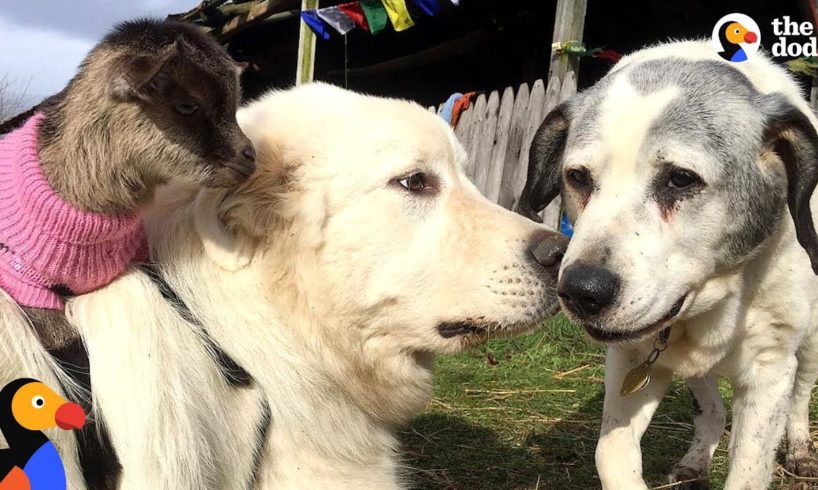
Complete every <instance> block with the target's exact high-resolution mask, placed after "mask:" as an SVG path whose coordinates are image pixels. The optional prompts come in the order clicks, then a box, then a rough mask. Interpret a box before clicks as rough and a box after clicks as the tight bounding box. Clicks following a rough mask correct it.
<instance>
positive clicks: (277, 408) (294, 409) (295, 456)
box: [149, 208, 432, 488]
mask: <svg viewBox="0 0 818 490" xmlns="http://www.w3.org/2000/svg"><path fill="white" fill-rule="evenodd" d="M171 209H173V208H171ZM157 212H158V211H157ZM185 214H187V215H188V218H189V210H188V212H187V213H185V212H184V211H181V212H179V214H178V215H177V217H178V216H184V215H185ZM166 218H167V217H165V218H163V219H162V223H161V228H157V229H155V230H153V231H152V232H149V233H151V234H152V235H154V236H155V237H162V239H161V241H162V242H163V243H162V244H160V245H159V250H157V251H156V252H155V258H156V259H157V261H158V262H159V263H160V264H161V266H162V268H163V270H164V271H165V274H166V276H167V278H168V280H169V282H171V284H172V286H173V287H174V288H177V289H178V291H179V292H181V293H183V296H184V298H183V299H184V300H185V301H186V302H188V304H189V305H190V306H191V308H192V310H193V311H194V313H195V314H196V315H197V316H198V317H199V318H200V319H201V320H202V322H203V323H204V324H205V328H206V329H207V330H208V332H209V334H210V335H211V336H212V337H213V338H214V339H215V340H216V342H218V343H219V345H220V346H221V347H222V348H223V349H225V350H226V351H227V352H228V353H229V354H230V355H231V356H232V357H233V358H234V359H235V360H236V361H237V362H239V363H240V364H241V365H242V366H243V367H244V368H245V369H246V370H247V371H248V372H249V373H250V374H251V375H252V376H253V378H254V379H255V381H256V383H257V384H258V385H259V386H260V387H261V389H262V390H263V391H264V393H265V394H266V397H267V399H268V401H269V403H270V407H271V412H272V420H273V424H272V427H271V429H270V435H269V437H268V448H267V454H266V456H265V463H264V466H263V468H262V471H261V475H266V476H262V478H263V481H267V480H270V482H269V483H270V484H272V485H274V486H275V487H276V488H291V487H292V488H297V487H300V488H306V487H316V486H317V487H320V486H332V487H333V488H363V487H377V488H399V487H400V486H401V485H400V483H399V482H400V475H399V473H400V472H399V469H398V468H399V463H398V458H397V454H396V450H397V447H398V442H397V439H396V437H395V435H394V431H395V429H396V428H397V427H398V426H399V425H402V424H404V423H406V422H408V420H409V419H410V418H411V417H412V416H414V415H416V414H418V413H419V412H420V411H421V410H422V409H423V407H425V405H426V404H427V403H428V402H429V401H430V399H431V394H432V391H431V388H432V384H431V381H432V380H431V372H430V371H429V370H428V369H425V368H422V367H420V366H418V365H416V362H417V359H415V358H413V356H412V354H409V353H401V354H387V353H384V352H378V349H379V347H378V345H377V341H372V342H364V341H361V339H360V337H361V336H360V335H359V333H358V332H357V326H356V325H354V324H349V323H347V322H345V321H344V320H343V319H335V320H334V322H335V323H334V324H332V325H328V324H326V322H327V319H326V317H325V316H324V315H321V314H320V313H318V314H315V313H313V312H314V311H315V309H314V308H311V307H310V305H309V304H307V302H306V299H305V298H303V297H302V296H301V295H300V293H299V292H298V291H299V290H300V288H299V285H298V283H297V281H298V279H296V277H297V274H296V270H302V271H303V269H300V268H301V267H308V265H307V262H309V261H307V260H305V261H304V263H299V264H294V263H292V262H290V263H279V262H280V261H279V260H277V259H276V258H281V257H293V255H292V254H290V255H288V253H286V252H283V251H282V250H268V251H267V252H266V253H265V254H264V256H263V257H259V256H256V258H254V261H262V264H259V263H253V264H251V265H250V266H248V267H246V268H244V269H243V270H240V271H238V272H227V271H224V270H223V269H220V268H219V267H217V266H216V265H215V264H214V263H213V262H212V261H211V260H210V259H209V258H208V256H207V255H206V253H205V252H204V250H203V248H202V246H201V243H199V240H198V239H197V238H194V237H195V236H196V235H195V232H194V230H193V229H192V228H193V227H192V224H191V221H192V218H190V219H185V218H182V220H180V221H177V220H175V219H166ZM149 228H150V226H149ZM275 235H276V236H279V237H280V236H286V235H287V234H286V233H281V234H279V233H275ZM191 242H193V243H191ZM276 242H277V245H274V246H273V247H274V248H276V247H288V246H290V247H292V246H295V244H289V245H288V244H287V243H286V241H278V240H276ZM154 243H156V242H155V241H154ZM180 254H182V255H180ZM179 256H185V257H189V259H188V260H186V261H178V260H177V261H174V260H170V259H169V260H163V258H162V257H168V258H170V257H179ZM182 262H184V263H182ZM194 284H195V285H196V286H194ZM262 289H263V290H265V291H263V292H260V291H261V290H262ZM249 297H253V298H263V300H255V301H251V302H248V301H247V298H249ZM230 304H235V305H243V306H242V308H241V309H239V310H236V309H233V308H219V307H215V308H214V307H213V306H209V305H230ZM313 306H315V305H313ZM296 319H298V320H296ZM322 320H323V322H324V323H323V324H322ZM295 321H299V322H300V323H293V322H295ZM327 337H331V338H327ZM297 345H300V347H297V348H294V347H293V346H297ZM426 360H427V361H428V359H426ZM408 366H411V367H408ZM327 434H333V436H328V435H327ZM338 434H343V435H338ZM338 441H343V442H344V446H343V447H338V445H337V442H338ZM339 461H342V462H343V464H338V462H339ZM350 468H358V469H359V471H358V472H357V473H355V474H350V473H349V472H348V471H349V469H350ZM342 470H346V471H347V473H344V474H340V473H335V471H338V472H340V471H342ZM379 482H380V483H381V484H379V485H376V483H379Z"/></svg>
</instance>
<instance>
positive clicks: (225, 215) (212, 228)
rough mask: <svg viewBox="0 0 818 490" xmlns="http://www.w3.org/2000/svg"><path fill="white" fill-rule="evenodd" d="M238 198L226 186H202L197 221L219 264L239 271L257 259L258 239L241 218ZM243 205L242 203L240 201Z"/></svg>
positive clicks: (210, 253)
mask: <svg viewBox="0 0 818 490" xmlns="http://www.w3.org/2000/svg"><path fill="white" fill-rule="evenodd" d="M233 202H234V201H233V200H232V199H231V194H230V191H227V190H225V189H202V190H201V191H199V194H198V195H197V196H196V202H195V203H194V211H193V212H194V224H195V227H196V233H197V234H198V235H199V238H200V239H201V240H202V245H203V246H204V250H205V253H206V254H207V256H208V257H209V258H210V260H212V261H213V262H215V263H216V264H217V265H218V266H219V267H221V268H222V269H224V270H227V271H237V270H239V269H242V268H244V267H246V266H247V265H248V264H249V263H250V261H251V260H252V259H253V255H254V254H255V252H256V248H257V245H258V240H256V239H255V238H254V237H253V236H252V235H251V234H250V233H249V232H248V229H249V228H248V227H246V226H242V225H241V223H238V222H233V221H237V220H238V218H237V216H236V212H235V211H236V210H235V209H233V208H232V207H233V204H232V203H233ZM236 206H241V204H236Z"/></svg>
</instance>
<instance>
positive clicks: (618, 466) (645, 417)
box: [596, 346, 673, 490]
mask: <svg viewBox="0 0 818 490" xmlns="http://www.w3.org/2000/svg"><path fill="white" fill-rule="evenodd" d="M643 361H644V358H643V356H640V355H639V354H638V352H637V351H635V350H630V349H625V348H623V347H619V346H611V347H609V348H608V354H607V357H606V360H605V406H604V408H603V410H602V430H601V431H600V438H599V443H598V444H597V446H596V468H597V472H598V473H599V479H600V480H601V481H602V488H604V489H605V490H618V489H622V490H637V489H646V488H647V485H646V484H645V481H644V480H643V479H642V450H641V448H640V447H639V442H640V440H641V439H642V435H643V434H644V433H645V430H647V428H648V425H649V424H650V420H651V419H652V418H653V413H654V412H655V411H656V407H658V406H659V402H660V401H661V400H662V396H663V395H664V394H665V391H666V390H667V387H668V385H669V384H670V380H671V378H672V374H673V373H672V372H671V371H670V370H668V369H665V368H662V367H660V366H654V367H653V369H652V371H651V382H650V384H648V386H647V387H646V388H645V389H643V390H642V391H639V392H637V393H633V394H631V395H628V396H622V395H620V394H619V391H620V389H621V388H622V381H623V380H624V379H625V375H627V373H628V371H630V370H631V369H632V368H634V367H635V366H637V365H639V363H641V362H643Z"/></svg>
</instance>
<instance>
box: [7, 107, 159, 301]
mask: <svg viewBox="0 0 818 490" xmlns="http://www.w3.org/2000/svg"><path fill="white" fill-rule="evenodd" d="M43 119H44V115H43V114H36V115H34V116H32V117H31V119H29V120H28V121H26V123H25V125H23V127H21V128H20V129H17V130H16V131H14V132H12V133H9V134H8V135H6V136H5V137H2V139H0V288H2V289H3V290H5V291H6V292H7V293H8V294H9V295H10V296H11V297H12V298H13V299H14V300H15V301H17V303H19V304H20V305H21V306H28V307H34V308H48V309H55V310H60V309H62V308H63V301H62V299H61V297H60V295H59V294H58V293H59V292H61V291H65V290H68V291H71V292H73V293H76V294H80V293H87V292H88V291H92V290H94V289H97V288H100V287H102V286H104V285H106V284H108V283H109V282H111V281H112V280H113V279H114V278H116V277H117V276H118V275H120V274H122V272H124V271H125V269H126V268H127V267H128V265H129V264H131V262H134V261H138V260H141V259H143V258H144V257H145V255H146V251H147V245H146V241H145V234H144V229H143V226H142V217H141V214H134V215H131V216H106V215H103V214H97V213H89V212H86V211H82V210H79V209H77V208H75V207H74V206H72V205H71V204H70V203H68V202H66V201H65V200H64V199H62V198H61V197H60V196H58V195H57V194H56V193H55V192H54V191H53V190H52V189H51V186H50V185H49V184H48V181H47V180H46V179H45V176H44V175H43V172H42V169H41V168H40V160H39V158H38V156H37V135H38V131H39V128H40V124H41V123H42V121H43Z"/></svg>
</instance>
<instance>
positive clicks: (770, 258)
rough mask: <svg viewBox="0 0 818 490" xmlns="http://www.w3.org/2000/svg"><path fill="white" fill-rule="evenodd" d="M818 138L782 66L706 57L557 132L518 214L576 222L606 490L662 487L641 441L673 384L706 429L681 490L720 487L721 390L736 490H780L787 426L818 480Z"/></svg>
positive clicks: (797, 456) (639, 72)
mask: <svg viewBox="0 0 818 490" xmlns="http://www.w3.org/2000/svg"><path fill="white" fill-rule="evenodd" d="M816 123H818V121H816V118H815V116H814V115H813V114H812V112H811V111H810V108H809V106H808V104H807V103H806V102H805V101H804V100H803V98H802V96H801V93H800V90H799V87H798V86H797V85H796V84H795V82H794V81H793V80H792V79H791V78H790V77H789V76H788V75H787V73H786V72H785V71H784V70H783V69H782V68H780V67H778V66H776V65H775V64H773V63H772V62H770V61H769V60H768V59H765V58H764V57H763V56H761V55H757V56H756V57H754V58H753V59H751V60H749V61H747V62H744V63H730V62H728V61H724V60H722V59H721V58H720V57H719V56H718V55H717V53H716V51H715V50H714V49H713V48H712V47H711V45H710V44H709V43H706V42H702V41H689V42H678V43H671V44H666V45H660V46H657V47H652V48H648V49H645V50H642V51H639V52H637V53H635V54H633V55H630V56H628V57H626V58H624V59H622V61H620V62H619V64H617V65H616V66H615V67H614V69H613V70H612V71H611V72H610V73H609V74H608V75H607V76H605V77H604V78H603V79H602V80H601V81H600V82H599V83H597V84H596V85H595V86H594V87H592V88H591V89H589V90H587V91H585V92H583V93H580V94H578V95H577V96H576V97H574V98H573V99H572V100H569V101H568V102H566V103H565V104H563V105H560V106H558V107H557V108H556V109H554V110H553V111H552V112H551V113H550V114H549V115H548V116H547V118H546V119H545V122H544V123H543V125H542V127H541V128H540V130H539V132H538V133H537V135H536V137H535V140H534V143H533V147H532V151H531V155H532V157H531V161H530V165H529V174H528V181H527V183H526V186H525V190H524V193H523V197H522V199H521V204H520V211H521V212H522V213H523V214H525V215H528V216H529V217H532V218H536V212H538V211H539V210H541V209H542V208H543V207H545V205H546V204H548V202H549V201H551V200H552V199H553V198H554V197H555V196H556V195H557V194H559V193H561V194H562V197H563V202H564V205H565V208H566V210H567V212H568V214H569V216H570V218H571V219H572V220H573V222H574V224H575V234H574V237H573V239H572V242H571V244H570V245H569V247H568V250H567V252H566V255H565V258H564V260H563V262H562V266H561V269H560V278H559V285H558V290H559V295H560V301H561V305H562V307H563V310H564V311H565V313H566V314H567V315H568V317H569V318H570V319H571V320H573V321H575V322H577V323H579V324H581V325H583V326H584V327H585V329H586V330H587V332H588V333H589V335H590V336H591V337H592V338H594V339H595V340H597V341H600V342H603V343H605V344H607V345H608V353H607V360H606V367H605V407H604V414H603V420H602V428H601V435H600V440H599V443H598V445H597V450H596V464H597V470H598V472H599V476H600V479H601V481H602V485H603V487H604V488H605V489H629V490H630V489H638V488H647V487H646V485H645V482H644V480H643V478H642V463H641V459H642V458H641V451H640V447H639V441H640V439H641V437H642V435H643V434H644V432H645V430H646V429H647V427H648V424H649V423H650V420H651V417H652V416H653V413H654V411H655V410H656V407H657V406H658V405H659V402H660V400H661V399H662V396H663V394H664V392H665V390H666V388H667V386H668V384H669V383H670V381H671V378H672V375H673V374H674V373H676V374H678V375H681V376H682V377H684V378H685V379H687V380H688V384H689V386H690V388H691V391H692V392H693V395H694V397H695V399H696V401H697V403H698V405H699V406H700V408H701V413H700V414H698V415H697V417H696V419H695V437H694V441H693V445H692V447H691V448H690V450H689V451H688V453H687V454H686V455H685V456H684V458H683V459H682V461H681V462H680V463H679V464H677V465H676V467H675V468H674V469H673V472H672V473H671V475H670V479H671V481H683V480H692V479H706V478H707V472H708V471H709V468H710V461H711V458H712V455H713V452H714V451H715V449H716V446H717V445H718V443H719V439H720V436H721V434H722V432H723V429H724V423H725V413H724V406H723V403H722V400H721V396H720V394H719V391H718V386H717V383H716V376H724V377H726V378H728V379H729V380H730V381H731V383H732V386H733V392H734V401H733V422H732V430H731V440H730V447H729V453H730V465H729V476H728V478H727V482H726V486H725V488H726V489H728V490H731V489H732V490H735V489H747V488H752V489H757V488H766V487H767V486H768V485H769V483H770V481H771V478H772V472H773V464H774V459H775V452H776V447H777V445H778V443H779V441H780V440H781V437H782V435H783V433H784V430H785V428H786V436H787V443H788V448H787V453H786V464H787V467H788V469H789V470H790V471H793V472H794V473H796V474H799V475H802V476H818V460H816V458H815V455H814V452H813V445H812V441H811V440H810V436H809V401H810V393H811V391H812V387H813V385H814V383H815V381H816V378H818V333H817V332H816V330H818V279H816V277H815V275H814V274H813V270H818V239H817V238H816V233H815V229H814V225H813V219H812V213H811V210H810V207H811V203H810V201H811V198H812V195H813V190H814V188H815V185H816V181H818V134H816ZM816 205H818V203H813V204H812V207H815V206H816ZM788 208H789V211H788ZM668 327H671V328H670V330H669V333H670V335H669V338H668V340H667V348H666V350H665V351H664V352H661V353H658V351H657V353H654V354H653V355H652V356H651V359H652V358H653V357H655V356H656V355H657V354H658V359H656V362H655V363H654V364H653V365H652V368H651V369H650V377H651V378H652V379H651V380H650V381H649V382H648V384H647V386H646V387H644V389H642V390H641V391H637V392H635V393H633V394H630V395H627V394H626V395H623V394H621V393H620V391H628V390H627V388H629V386H627V385H628V384H633V383H635V382H638V381H645V379H644V378H645V376H644V374H645V373H644V372H643V373H642V376H641V377H637V378H638V379H636V380H634V379H627V380H626V376H627V374H628V373H629V372H631V370H632V369H634V368H636V367H637V366H639V365H640V364H642V363H643V362H645V361H646V360H647V359H648V358H649V355H650V354H651V351H652V349H653V347H654V345H657V346H658V347H660V348H661V347H662V346H663V342H662V340H663V337H662V333H663V332H664V333H667V332H668ZM654 343H655V344H654ZM637 384H638V383H637ZM623 385H625V386H624V388H625V389H624V390H623ZM633 387H634V386H630V388H633ZM701 485H702V482H701V481H699V482H695V483H693V482H688V483H686V484H683V486H682V488H694V486H696V487H697V488H701Z"/></svg>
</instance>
